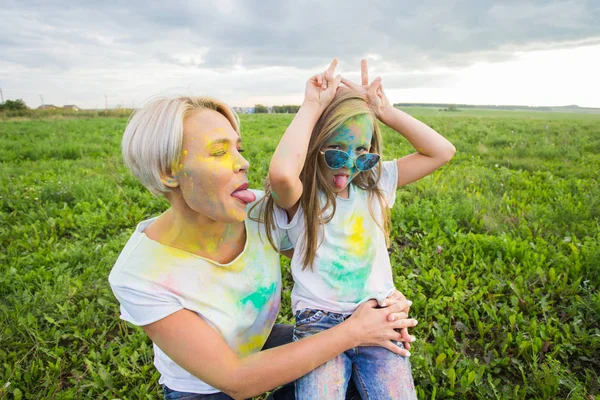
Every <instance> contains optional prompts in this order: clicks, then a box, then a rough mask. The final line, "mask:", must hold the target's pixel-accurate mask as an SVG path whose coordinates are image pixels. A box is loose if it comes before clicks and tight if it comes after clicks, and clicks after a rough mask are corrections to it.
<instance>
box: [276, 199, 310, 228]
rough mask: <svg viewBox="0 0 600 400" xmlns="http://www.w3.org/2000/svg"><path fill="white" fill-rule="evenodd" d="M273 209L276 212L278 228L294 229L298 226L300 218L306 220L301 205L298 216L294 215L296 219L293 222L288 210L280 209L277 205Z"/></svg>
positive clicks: (297, 212) (297, 211)
mask: <svg viewBox="0 0 600 400" xmlns="http://www.w3.org/2000/svg"><path fill="white" fill-rule="evenodd" d="M273 208H274V211H275V216H274V217H275V218H274V219H275V225H277V227H278V228H280V229H290V228H293V227H294V226H296V225H297V224H298V221H300V218H304V211H303V210H302V206H301V205H298V210H296V214H294V218H292V220H291V221H289V217H288V213H287V211H286V210H284V209H283V208H281V207H279V206H278V205H277V204H275V207H273Z"/></svg>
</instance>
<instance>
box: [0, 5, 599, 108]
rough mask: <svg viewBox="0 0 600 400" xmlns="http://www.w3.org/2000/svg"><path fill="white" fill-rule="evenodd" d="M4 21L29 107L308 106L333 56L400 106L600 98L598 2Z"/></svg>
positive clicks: (55, 12) (165, 9)
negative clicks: (175, 98) (151, 102)
mask: <svg viewBox="0 0 600 400" xmlns="http://www.w3.org/2000/svg"><path fill="white" fill-rule="evenodd" d="M0 21H1V23H0V88H1V89H2V92H3V95H4V99H5V100H6V99H17V98H23V99H24V100H25V102H26V103H27V104H28V105H29V106H30V107H37V106H39V105H40V104H41V98H40V95H41V96H42V97H43V101H44V103H45V104H55V105H64V104H76V105H79V106H80V107H84V108H104V107H105V103H108V107H115V106H117V105H122V106H124V107H131V106H133V105H139V104H140V103H142V102H143V101H144V100H145V99H146V98H148V97H149V96H152V95H155V94H159V93H163V94H165V93H192V94H198V95H211V96H214V97H218V98H221V99H223V100H225V101H226V102H228V103H229V104H231V105H254V104H255V103H263V104H268V105H272V104H300V103H301V101H302V95H303V92H304V85H305V82H306V80H307V79H308V77H310V76H311V75H313V74H314V73H316V72H321V71H322V70H323V69H324V68H325V67H326V66H327V64H328V63H329V61H330V60H331V59H332V58H333V57H337V58H338V59H339V60H340V69H341V73H342V74H343V75H344V76H346V77H348V78H351V79H354V80H358V79H359V70H360V59H361V58H363V57H366V58H367V59H368V60H369V63H370V67H371V68H370V70H371V77H372V78H375V77H376V76H377V75H380V76H381V77H382V78H383V84H384V87H385V88H386V92H387V93H388V95H389V97H390V100H391V101H392V102H449V103H470V104H523V105H567V104H578V105H580V106H590V107H600V78H599V72H598V71H600V0H588V1H585V0H580V1H535V0H531V1H528V0H523V1H485V0H465V1H458V0H435V1H422V2H421V3H420V4H416V2H414V1H405V0H379V1H378V0H375V1H358V0H345V1H327V0H320V1H312V0H304V1H302V0H298V1H282V0H279V1H238V0H213V1H210V2H209V1H189V2H183V1H178V0H170V1H168V2H161V4H160V5H159V3H156V5H153V4H152V2H148V1H137V0H130V1H119V2H117V1H97V0H96V1H86V0H79V1H77V2H71V1H62V2H61V1H55V2H46V1H22V0H20V1H14V2H13V1H6V0H0ZM105 96H106V97H105Z"/></svg>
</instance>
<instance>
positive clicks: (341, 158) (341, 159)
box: [321, 149, 381, 171]
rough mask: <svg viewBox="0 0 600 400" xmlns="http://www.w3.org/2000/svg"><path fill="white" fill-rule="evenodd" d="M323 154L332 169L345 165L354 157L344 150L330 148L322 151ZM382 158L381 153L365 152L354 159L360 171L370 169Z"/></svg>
mask: <svg viewBox="0 0 600 400" xmlns="http://www.w3.org/2000/svg"><path fill="white" fill-rule="evenodd" d="M321 154H323V156H324V157H325V164H327V166H328V167H329V168H331V169H340V168H342V167H343V166H344V165H346V163H347V162H348V160H349V159H350V158H352V157H350V154H348V153H346V152H345V151H342V150H334V149H329V150H325V151H321ZM380 158H381V157H380V156H379V154H375V153H365V154H361V155H359V156H358V157H356V158H352V159H353V160H354V165H355V166H356V168H357V169H358V170H359V171H368V170H370V169H371V168H373V167H374V166H376V165H377V163H378V162H379V159H380Z"/></svg>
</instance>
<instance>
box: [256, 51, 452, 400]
mask: <svg viewBox="0 0 600 400" xmlns="http://www.w3.org/2000/svg"><path fill="white" fill-rule="evenodd" d="M336 65H337V60H333V62H332V63H331V65H330V66H329V68H328V69H327V71H325V73H324V74H320V75H315V76H313V77H312V78H311V79H310V80H309V81H308V83H307V86H306V93H305V100H304V103H303V104H302V107H301V108H300V110H299V112H298V114H297V115H296V117H295V118H294V120H293V121H292V123H291V124H290V126H289V127H288V129H287V130H286V132H285V134H284V135H283V137H282V139H281V142H280V143H279V146H278V147H277V150H276V151H275V154H274V155H273V159H272V161H271V165H270V169H269V182H268V184H267V185H268V186H270V191H271V197H270V198H268V199H267V207H268V208H274V209H275V213H274V219H275V221H274V223H275V224H276V225H277V227H278V228H281V229H285V230H286V231H287V233H288V235H289V238H290V240H291V241H292V244H293V245H294V248H295V251H294V255H293V258H292V274H293V277H294V281H295V285H294V288H293V291H292V307H293V310H294V312H295V315H296V327H295V330H294V339H295V340H300V339H302V338H305V337H308V336H311V335H314V334H316V333H318V332H320V331H323V330H326V329H329V328H331V327H333V326H335V325H337V324H339V323H341V322H342V321H344V320H345V319H347V318H348V317H349V316H350V315H351V314H352V313H353V312H354V310H355V309H356V308H357V307H358V305H359V304H361V303H363V302H365V301H367V300H369V299H373V298H374V299H377V300H378V301H379V302H380V303H381V302H383V300H384V299H385V297H386V296H387V295H389V294H390V293H392V292H393V291H394V283H393V277H392V270H391V265H390V259H389V256H388V252H387V248H388V245H387V243H388V241H389V235H388V233H389V229H388V227H389V215H390V207H392V206H393V204H394V200H395V197H396V189H397V188H398V187H400V186H403V185H406V184H408V183H411V182H414V181H416V180H417V179H420V178H422V177H424V176H426V175H428V174H430V173H431V172H433V171H434V170H436V169H437V168H439V167H441V166H442V165H444V164H445V163H447V162H448V161H449V160H450V159H451V158H452V156H453V155H454V152H455V149H454V146H453V145H452V144H451V143H450V142H448V141H447V140H446V139H445V138H443V137H442V136H440V135H439V134H438V133H437V132H435V131H434V130H433V129H431V128H430V127H428V126H427V125H425V124H423V123H421V122H419V121H417V120H416V119H414V118H412V117H410V116H409V115H407V114H405V113H403V112H402V111H400V110H398V109H396V108H394V107H393V106H392V105H391V104H390V102H389V100H388V99H387V97H386V95H385V92H384V91H383V87H382V85H381V79H380V78H377V79H375V80H374V81H373V82H372V83H371V84H370V85H369V84H368V77H367V65H366V61H364V60H363V62H362V85H356V84H354V83H352V82H349V81H346V80H344V79H342V78H341V77H340V76H339V75H338V76H337V78H334V77H333V73H334V71H335V67H336ZM340 82H343V83H344V85H346V86H347V87H345V88H344V87H339V88H338V86H339V84H340ZM378 119H379V120H380V121H381V122H383V123H384V124H386V125H387V126H389V127H390V128H392V129H394V130H396V131H397V132H399V133H400V134H401V135H403V136H404V137H405V138H406V139H407V140H408V141H409V142H410V143H411V144H412V145H413V146H414V147H415V149H417V152H416V153H414V154H411V155H409V156H406V157H403V158H401V159H398V160H394V161H387V162H381V160H380V158H381V151H382V143H381V133H380V130H379V127H378V124H377V120H378ZM270 214H271V213H269V212H267V215H270ZM272 223H273V221H267V224H266V225H267V227H268V228H270V227H271V224H272ZM267 233H269V232H267ZM415 323H416V321H415ZM395 345H397V346H402V344H400V343H397V342H396V344H394V343H391V342H390V346H395ZM403 351H404V353H403V354H405V355H406V356H409V355H410V353H408V351H406V350H403ZM351 376H352V377H353V378H354V380H355V382H356V386H357V387H358V389H359V391H360V393H361V396H362V397H363V398H364V399H369V398H370V399H406V398H410V399H413V398H416V395H415V390H414V384H413V380H412V374H411V370H410V363H409V361H408V358H407V357H403V356H400V355H397V354H394V353H392V352H390V351H388V350H386V349H384V348H375V347H359V348H354V349H351V350H348V351H346V352H344V353H342V354H341V355H340V356H338V357H337V358H335V359H333V360H331V361H329V362H327V363H326V364H324V365H322V366H320V367H319V368H317V369H315V370H314V371H312V372H310V373H308V374H307V375H305V376H304V377H302V378H301V379H299V380H297V381H296V397H297V399H298V400H303V399H343V398H344V394H345V391H346V386H347V382H348V380H349V379H350V377H351Z"/></svg>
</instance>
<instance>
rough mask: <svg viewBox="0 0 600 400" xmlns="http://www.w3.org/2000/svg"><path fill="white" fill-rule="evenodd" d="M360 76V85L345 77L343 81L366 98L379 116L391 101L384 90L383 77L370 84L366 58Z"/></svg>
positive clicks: (361, 66)
mask: <svg viewBox="0 0 600 400" xmlns="http://www.w3.org/2000/svg"><path fill="white" fill-rule="evenodd" d="M360 78H361V79H360V80H361V84H360V85H357V84H356V83H354V82H352V81H349V80H348V79H345V78H342V83H343V84H344V85H346V86H347V87H348V88H350V89H352V90H353V91H354V92H356V93H357V94H358V95H360V96H361V97H362V98H363V99H365V101H366V102H367V104H368V105H369V107H370V108H371V109H372V110H373V111H374V112H375V114H376V115H377V116H378V117H379V116H380V114H381V111H382V110H383V109H385V108H386V107H388V106H389V105H390V101H389V100H388V98H387V96H386V95H385V92H384V90H383V84H382V83H381V77H377V78H375V79H374V80H373V82H371V84H369V70H368V67H367V60H365V59H363V60H361V62H360Z"/></svg>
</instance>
